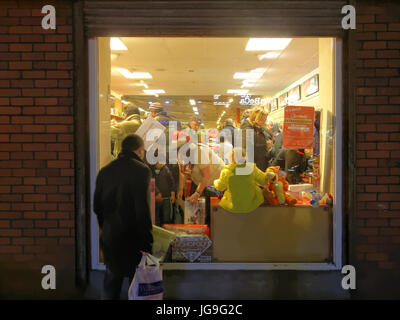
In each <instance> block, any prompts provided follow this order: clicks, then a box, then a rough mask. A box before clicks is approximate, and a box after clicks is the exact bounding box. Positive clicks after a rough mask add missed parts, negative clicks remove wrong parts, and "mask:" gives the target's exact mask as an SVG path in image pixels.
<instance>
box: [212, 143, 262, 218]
mask: <svg viewBox="0 0 400 320" xmlns="http://www.w3.org/2000/svg"><path fill="white" fill-rule="evenodd" d="M234 150H235V149H234ZM236 152H238V153H239V152H240V150H236ZM265 183H266V180H265V173H264V172H262V171H261V170H260V169H258V168H257V167H256V165H255V164H254V163H243V164H237V163H235V161H233V163H231V164H227V165H225V167H224V168H223V170H222V171H221V174H220V176H219V179H217V180H215V181H214V186H215V189H216V190H218V191H225V193H224V196H223V197H222V199H221V202H220V203H219V205H220V206H221V207H222V208H224V209H225V210H227V211H230V212H235V213H247V212H251V211H253V210H255V209H257V208H258V207H259V206H260V205H261V204H262V203H263V202H264V196H263V192H262V189H261V188H260V187H259V186H258V184H260V185H265Z"/></svg>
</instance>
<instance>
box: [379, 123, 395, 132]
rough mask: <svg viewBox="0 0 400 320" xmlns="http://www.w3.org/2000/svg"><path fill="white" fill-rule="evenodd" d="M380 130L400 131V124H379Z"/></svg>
mask: <svg viewBox="0 0 400 320" xmlns="http://www.w3.org/2000/svg"><path fill="white" fill-rule="evenodd" d="M377 131H378V132H397V131H400V125H398V124H378V127H377Z"/></svg>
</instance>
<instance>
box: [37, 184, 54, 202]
mask: <svg viewBox="0 0 400 320" xmlns="http://www.w3.org/2000/svg"><path fill="white" fill-rule="evenodd" d="M35 189H36V193H55V192H58V187H57V186H36V188H35ZM48 200H49V199H48Z"/></svg>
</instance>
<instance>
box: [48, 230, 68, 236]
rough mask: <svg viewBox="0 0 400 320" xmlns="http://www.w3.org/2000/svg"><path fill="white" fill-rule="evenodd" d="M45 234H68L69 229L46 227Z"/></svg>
mask: <svg viewBox="0 0 400 320" xmlns="http://www.w3.org/2000/svg"><path fill="white" fill-rule="evenodd" d="M47 235H48V236H49V237H57V236H58V237H61V236H64V237H65V236H69V229H47Z"/></svg>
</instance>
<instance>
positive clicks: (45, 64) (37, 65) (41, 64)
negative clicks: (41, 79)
mask: <svg viewBox="0 0 400 320" xmlns="http://www.w3.org/2000/svg"><path fill="white" fill-rule="evenodd" d="M56 68H57V62H55V61H35V62H34V63H33V69H39V70H44V69H45V70H54V69H56Z"/></svg>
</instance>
